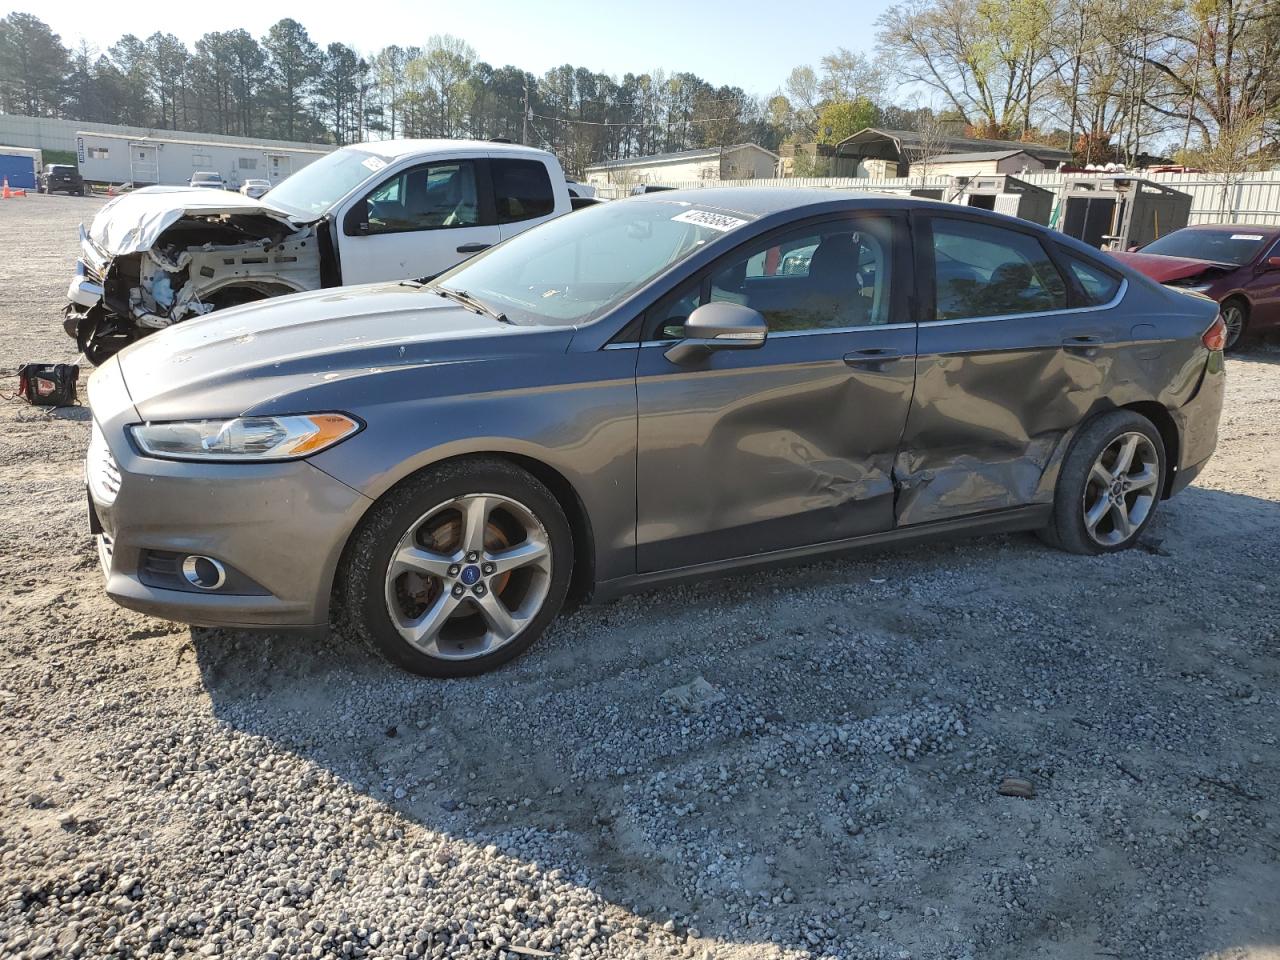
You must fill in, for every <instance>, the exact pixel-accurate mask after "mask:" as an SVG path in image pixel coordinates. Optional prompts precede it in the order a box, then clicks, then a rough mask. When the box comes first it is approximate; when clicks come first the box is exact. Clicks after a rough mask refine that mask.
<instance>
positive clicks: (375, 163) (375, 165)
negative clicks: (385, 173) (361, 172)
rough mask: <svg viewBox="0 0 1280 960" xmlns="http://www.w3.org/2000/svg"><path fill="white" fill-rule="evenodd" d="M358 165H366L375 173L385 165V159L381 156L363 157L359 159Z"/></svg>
mask: <svg viewBox="0 0 1280 960" xmlns="http://www.w3.org/2000/svg"><path fill="white" fill-rule="evenodd" d="M360 165H361V166H365V167H368V168H369V169H370V170H372V171H373V172H374V173H377V172H378V171H379V170H381V169H382V168H383V167H385V166H386V165H387V161H385V160H383V159H382V158H381V157H365V158H364V159H363V160H361V161H360Z"/></svg>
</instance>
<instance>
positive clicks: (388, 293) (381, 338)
mask: <svg viewBox="0 0 1280 960" xmlns="http://www.w3.org/2000/svg"><path fill="white" fill-rule="evenodd" d="M571 332H572V331H571V330H561V329H559V328H548V327H518V326H513V325H511V324H507V323H501V322H499V321H497V320H494V319H492V318H491V317H488V316H485V315H483V314H477V313H474V312H472V311H470V310H468V309H466V308H464V307H462V306H460V305H458V304H456V303H454V302H453V301H451V300H445V299H444V298H443V297H440V296H437V295H436V294H434V293H432V292H430V291H429V290H426V289H424V288H422V287H420V286H418V285H417V284H414V283H382V284H371V285H368V286H362V287H337V288H332V289H327V290H315V291H311V292H309V293H301V294H295V295H293V296H288V297H278V298H275V299H272V300H266V301H262V302H260V303H251V304H246V305H244V306H241V307H233V308H231V309H228V310H219V311H216V312H214V313H212V314H210V315H209V316H207V317H200V318H197V319H193V320H188V321H185V322H183V323H179V324H175V325H174V326H172V327H168V328H166V329H164V330H162V331H160V332H159V333H157V334H154V335H152V336H149V337H146V338H145V339H143V340H140V341H139V342H137V343H135V344H133V345H132V346H130V347H128V348H126V349H125V350H123V351H121V353H120V354H119V361H120V372H121V375H122V376H123V378H124V383H125V386H126V388H127V389H128V392H129V396H130V398H131V399H132V401H133V404H134V406H135V407H136V408H137V411H138V413H139V414H140V415H141V416H142V417H143V418H144V419H147V420H169V419H180V418H185V417H190V416H196V415H198V416H231V415H237V414H242V413H246V412H249V411H251V410H252V411H255V412H264V411H265V410H266V409H267V407H268V406H270V403H271V401H272V400H273V399H274V398H279V397H281V396H284V395H286V394H288V395H291V396H292V395H295V394H297V393H298V392H299V391H305V390H308V389H310V388H313V387H315V386H317V385H323V384H331V383H335V382H336V381H342V380H346V379H350V378H352V377H364V376H369V375H371V374H373V375H376V374H379V373H381V372H383V371H387V370H390V369H393V368H403V367H412V366H424V365H429V364H433V363H441V362H463V361H472V360H477V359H482V358H488V357H492V356H495V355H502V354H506V355H510V354H512V353H517V352H527V351H529V350H533V349H535V346H534V343H533V341H534V340H535V339H541V338H545V337H547V336H549V335H550V336H554V337H556V338H562V339H563V340H564V341H565V344H566V345H567V342H568V339H569V337H570V336H571ZM545 347H546V345H545V343H544V348H545ZM551 349H559V350H561V351H563V346H559V345H556V346H552V347H551ZM295 412H297V411H295Z"/></svg>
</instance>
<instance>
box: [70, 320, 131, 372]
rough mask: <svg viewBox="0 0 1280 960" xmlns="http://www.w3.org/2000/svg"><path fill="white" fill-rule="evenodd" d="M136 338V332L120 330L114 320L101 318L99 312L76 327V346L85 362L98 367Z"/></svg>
mask: <svg viewBox="0 0 1280 960" xmlns="http://www.w3.org/2000/svg"><path fill="white" fill-rule="evenodd" d="M95 314H96V315H95ZM138 336H139V334H138V332H137V331H136V330H126V329H122V328H121V327H119V326H118V325H117V323H116V322H115V321H114V320H111V319H107V318H104V317H102V316H101V312H100V310H95V311H92V312H90V313H89V315H88V316H86V317H85V318H84V319H83V320H81V321H80V323H79V324H78V325H77V327H76V346H77V347H79V348H80V352H81V353H82V354H84V358H85V359H86V360H88V361H89V362H90V363H91V364H93V365H94V366H95V367H100V366H102V365H103V364H104V363H106V362H107V361H108V360H110V359H111V358H112V357H114V356H115V355H116V354H117V353H119V352H120V351H121V350H123V349H124V348H125V347H127V346H128V345H129V344H131V343H133V341H134V340H137V339H138Z"/></svg>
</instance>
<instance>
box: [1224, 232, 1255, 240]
mask: <svg viewBox="0 0 1280 960" xmlns="http://www.w3.org/2000/svg"><path fill="white" fill-rule="evenodd" d="M1231 239H1232V240H1261V239H1262V234H1260V233H1233V234H1232V235H1231Z"/></svg>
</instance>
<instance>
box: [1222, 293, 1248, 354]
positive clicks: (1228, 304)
mask: <svg viewBox="0 0 1280 960" xmlns="http://www.w3.org/2000/svg"><path fill="white" fill-rule="evenodd" d="M1222 322H1223V324H1225V325H1226V328H1227V342H1226V346H1225V347H1224V349H1226V350H1230V349H1231V348H1232V347H1234V346H1235V345H1236V344H1238V343H1239V342H1240V339H1241V338H1242V337H1243V336H1244V332H1245V328H1246V327H1247V326H1248V324H1249V304H1248V302H1247V301H1245V300H1242V299H1241V298H1240V297H1232V298H1231V299H1229V300H1224V301H1223V302H1222Z"/></svg>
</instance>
